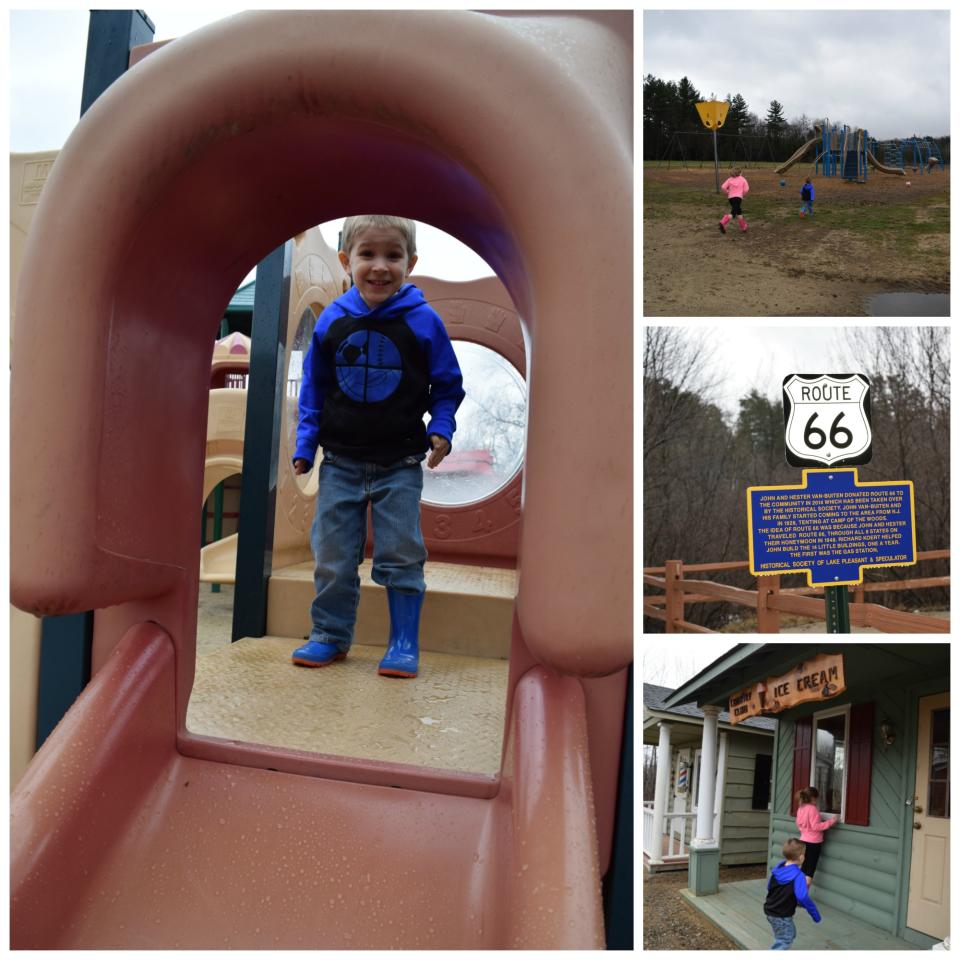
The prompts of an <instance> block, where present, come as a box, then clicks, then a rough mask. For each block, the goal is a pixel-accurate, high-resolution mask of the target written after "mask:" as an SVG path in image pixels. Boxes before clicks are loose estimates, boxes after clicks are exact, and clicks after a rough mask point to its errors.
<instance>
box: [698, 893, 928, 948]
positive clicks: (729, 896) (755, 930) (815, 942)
mask: <svg viewBox="0 0 960 960" xmlns="http://www.w3.org/2000/svg"><path fill="white" fill-rule="evenodd" d="M766 886H767V881H766V880H740V881H738V882H737V883H722V884H721V885H720V892H719V893H718V894H716V895H715V896H712V897H694V896H693V895H692V894H691V893H690V891H689V890H681V891H680V893H681V895H682V896H684V897H686V899H687V902H688V903H689V904H690V905H691V906H692V907H693V908H694V909H695V910H699V911H700V913H702V914H703V915H704V916H705V917H706V918H707V919H708V920H709V921H710V922H711V923H713V924H715V925H716V926H718V927H719V928H720V929H721V930H723V932H724V933H725V934H726V935H727V936H728V937H730V939H731V940H733V941H734V942H735V943H736V944H737V945H738V946H739V947H740V948H741V949H743V950H769V949H770V945H771V944H772V943H773V935H772V932H771V929H770V924H769V923H768V922H767V919H766V917H765V916H764V915H763V901H764V898H765V896H766ZM813 901H814V903H816V901H817V893H816V884H814V891H813ZM817 906H818V907H820V912H821V913H822V914H823V920H822V921H821V922H820V923H814V922H813V920H811V919H810V914H808V913H807V911H806V910H804V909H803V908H798V909H797V915H796V917H795V918H794V920H795V921H796V925H797V939H796V940H794V942H793V949H795V950H920V949H922V948H921V947H918V946H915V945H914V944H912V943H908V942H907V941H906V940H901V939H900V938H899V937H895V936H894V935H893V934H892V933H887V932H886V931H884V930H881V929H880V928H879V927H875V926H873V925H872V924H869V923H864V922H863V921H862V920H857V919H856V918H855V917H851V916H850V915H849V914H846V913H841V912H840V911H838V910H834V909H833V908H832V907H824V906H821V904H819V903H818V904H817Z"/></svg>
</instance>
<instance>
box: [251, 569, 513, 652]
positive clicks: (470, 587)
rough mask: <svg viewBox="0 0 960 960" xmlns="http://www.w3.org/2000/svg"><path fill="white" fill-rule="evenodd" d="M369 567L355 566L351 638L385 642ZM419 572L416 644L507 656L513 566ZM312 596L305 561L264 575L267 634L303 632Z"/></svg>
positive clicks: (381, 605)
mask: <svg viewBox="0 0 960 960" xmlns="http://www.w3.org/2000/svg"><path fill="white" fill-rule="evenodd" d="M372 568H373V561H372V560H370V559H367V560H364V562H363V563H362V564H361V565H360V607H359V609H358V611H357V637H358V639H359V640H361V642H370V643H383V644H385V643H386V638H387V636H388V634H389V632H390V615H389V611H388V609H387V594H386V590H385V589H384V588H383V587H381V586H380V585H379V584H376V583H374V582H373V580H372V579H371V577H370V573H371V570H372ZM424 577H425V579H426V582H427V595H426V598H425V600H424V603H423V611H422V614H421V618H420V624H421V634H420V636H421V640H420V644H421V649H423V650H430V651H435V652H438V653H448V654H458V655H463V656H471V657H482V658H493V659H504V660H505V659H507V658H508V657H509V656H510V637H511V631H512V627H513V606H514V600H515V599H516V595H517V571H516V570H503V569H499V568H496V567H475V566H467V565H466V564H457V563H441V562H432V561H428V562H427V564H426V566H425V567H424ZM313 598H314V589H313V564H312V563H311V562H307V563H298V564H294V565H293V566H290V567H285V568H283V569H281V570H275V571H274V573H273V575H272V576H271V577H270V586H269V602H268V608H267V633H268V634H270V635H271V636H274V637H292V638H295V639H298V640H299V639H301V638H303V637H305V636H307V635H308V634H309V633H310V626H311V624H310V605H311V604H312V603H313ZM367 638H369V639H367Z"/></svg>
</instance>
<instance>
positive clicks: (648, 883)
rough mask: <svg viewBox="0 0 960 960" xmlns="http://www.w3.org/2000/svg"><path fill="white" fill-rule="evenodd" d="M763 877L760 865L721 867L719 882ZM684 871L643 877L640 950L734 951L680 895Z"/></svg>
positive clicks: (684, 879)
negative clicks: (641, 940)
mask: <svg viewBox="0 0 960 960" xmlns="http://www.w3.org/2000/svg"><path fill="white" fill-rule="evenodd" d="M765 876H766V867H765V866H764V865H763V864H757V865H755V866H746V867H721V868H720V882H721V883H734V882H735V881H737V880H756V879H757V878H758V877H765ZM686 885H687V871H686V870H676V871H671V872H668V873H655V874H653V875H652V876H651V875H650V874H646V873H645V874H644V876H643V949H644V950H736V949H738V947H737V945H736V944H735V943H734V942H733V941H732V940H730V939H729V938H728V937H726V936H725V935H724V934H723V933H721V932H720V930H719V929H717V927H715V926H714V925H713V924H712V923H711V922H710V921H709V920H707V919H706V918H705V917H704V916H703V915H702V914H700V913H698V912H697V911H696V910H694V909H693V907H691V906H690V904H688V903H687V902H686V900H684V899H683V897H681V896H680V890H682V889H683V888H684V887H686Z"/></svg>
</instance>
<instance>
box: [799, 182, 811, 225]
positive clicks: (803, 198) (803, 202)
mask: <svg viewBox="0 0 960 960" xmlns="http://www.w3.org/2000/svg"><path fill="white" fill-rule="evenodd" d="M808 213H809V214H810V216H811V217H812V216H813V181H812V180H811V179H810V178H809V177H807V179H806V181H805V182H804V184H803V186H802V187H801V188H800V216H801V217H805V216H806V215H807V214H808Z"/></svg>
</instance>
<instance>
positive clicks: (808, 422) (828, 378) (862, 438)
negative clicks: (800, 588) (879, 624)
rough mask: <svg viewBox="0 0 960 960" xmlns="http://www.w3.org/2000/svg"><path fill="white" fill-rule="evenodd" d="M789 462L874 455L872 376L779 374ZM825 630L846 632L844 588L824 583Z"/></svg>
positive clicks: (842, 461) (852, 460)
mask: <svg viewBox="0 0 960 960" xmlns="http://www.w3.org/2000/svg"><path fill="white" fill-rule="evenodd" d="M783 421H784V427H785V433H784V439H785V444H786V453H787V463H789V464H790V465H791V466H794V467H820V466H826V467H834V466H841V465H850V466H852V465H854V464H861V463H869V462H870V459H871V457H872V456H873V433H872V429H871V425H870V381H869V379H867V377H866V376H864V375H863V374H862V373H791V374H789V375H788V376H786V377H784V379H783ZM824 600H825V601H826V621H827V633H849V632H850V593H849V591H848V590H847V588H846V587H845V586H844V587H840V586H829V587H826V588H825V589H824Z"/></svg>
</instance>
